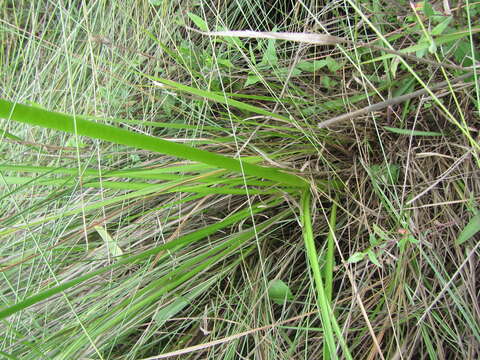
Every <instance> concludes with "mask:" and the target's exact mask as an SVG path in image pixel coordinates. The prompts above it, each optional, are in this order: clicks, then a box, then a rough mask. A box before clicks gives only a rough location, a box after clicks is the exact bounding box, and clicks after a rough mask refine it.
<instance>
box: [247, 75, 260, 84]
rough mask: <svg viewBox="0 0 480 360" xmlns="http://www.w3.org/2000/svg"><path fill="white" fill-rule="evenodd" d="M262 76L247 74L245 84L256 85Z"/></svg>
mask: <svg viewBox="0 0 480 360" xmlns="http://www.w3.org/2000/svg"><path fill="white" fill-rule="evenodd" d="M260 80H261V79H260V76H257V75H248V76H247V81H245V84H244V85H243V86H245V87H247V86H249V85H254V84H256V83H258V82H259V81H260Z"/></svg>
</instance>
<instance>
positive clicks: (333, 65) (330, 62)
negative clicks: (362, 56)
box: [325, 56, 343, 73]
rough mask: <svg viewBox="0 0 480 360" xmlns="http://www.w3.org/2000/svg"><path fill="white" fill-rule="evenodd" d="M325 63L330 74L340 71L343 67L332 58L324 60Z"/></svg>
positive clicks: (328, 57)
mask: <svg viewBox="0 0 480 360" xmlns="http://www.w3.org/2000/svg"><path fill="white" fill-rule="evenodd" d="M325 61H326V63H327V68H328V70H330V72H332V73H334V72H337V71H338V70H340V69H341V68H342V67H343V64H342V63H340V62H338V61H337V60H335V59H334V58H332V57H331V56H327V57H326V59H325Z"/></svg>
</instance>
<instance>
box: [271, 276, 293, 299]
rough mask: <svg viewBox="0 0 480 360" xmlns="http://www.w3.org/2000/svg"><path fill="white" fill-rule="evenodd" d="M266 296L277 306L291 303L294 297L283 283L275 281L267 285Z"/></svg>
mask: <svg viewBox="0 0 480 360" xmlns="http://www.w3.org/2000/svg"><path fill="white" fill-rule="evenodd" d="M268 296H269V297H270V299H271V300H272V301H273V302H275V303H276V304H278V305H283V304H285V302H287V301H292V300H293V299H294V296H293V294H292V291H291V290H290V288H289V287H288V285H287V284H285V282H284V281H282V280H280V279H277V280H272V281H270V283H269V284H268Z"/></svg>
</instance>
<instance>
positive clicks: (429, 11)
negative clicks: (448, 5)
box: [423, 0, 435, 18]
mask: <svg viewBox="0 0 480 360" xmlns="http://www.w3.org/2000/svg"><path fill="white" fill-rule="evenodd" d="M423 13H424V14H425V16H426V17H428V18H430V17H432V16H433V15H435V10H433V6H432V4H430V0H425V1H424V2H423Z"/></svg>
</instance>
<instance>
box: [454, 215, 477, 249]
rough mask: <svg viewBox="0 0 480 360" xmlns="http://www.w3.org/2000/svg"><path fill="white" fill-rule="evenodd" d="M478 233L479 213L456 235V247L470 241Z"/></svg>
mask: <svg viewBox="0 0 480 360" xmlns="http://www.w3.org/2000/svg"><path fill="white" fill-rule="evenodd" d="M479 231H480V212H479V213H478V214H476V215H474V216H473V217H472V218H471V219H470V221H469V222H468V224H467V225H466V226H465V227H464V228H463V230H462V231H461V232H460V235H458V238H457V241H456V242H455V243H456V244H457V245H461V244H463V243H464V242H466V241H468V240H470V239H471V238H472V237H473V236H474V235H475V234H476V233H478V232H479Z"/></svg>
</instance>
